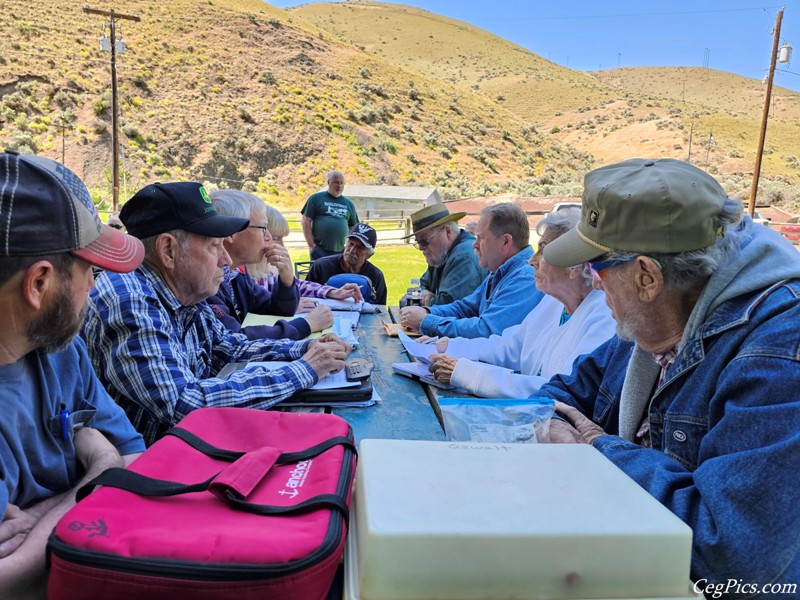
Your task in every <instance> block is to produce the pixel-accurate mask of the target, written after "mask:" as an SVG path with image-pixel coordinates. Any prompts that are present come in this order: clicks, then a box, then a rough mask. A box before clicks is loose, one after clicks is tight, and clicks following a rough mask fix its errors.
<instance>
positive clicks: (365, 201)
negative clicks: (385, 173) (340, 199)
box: [344, 184, 442, 217]
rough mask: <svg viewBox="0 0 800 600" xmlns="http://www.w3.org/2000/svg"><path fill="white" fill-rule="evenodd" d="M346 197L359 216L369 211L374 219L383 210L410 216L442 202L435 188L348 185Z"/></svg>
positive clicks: (345, 190)
mask: <svg viewBox="0 0 800 600" xmlns="http://www.w3.org/2000/svg"><path fill="white" fill-rule="evenodd" d="M344 195H345V196H346V197H348V198H350V200H352V202H353V204H355V205H356V209H357V210H358V211H359V214H360V213H361V212H365V211H369V212H370V214H371V216H372V217H378V216H380V212H381V211H382V210H383V211H392V214H393V215H396V214H398V212H399V211H403V213H404V214H406V215H410V214H411V213H412V212H414V211H417V210H419V209H421V208H424V207H426V206H429V205H431V204H436V203H437V202H441V201H442V198H441V196H439V192H438V191H437V189H436V188H433V187H411V186H395V185H351V184H346V185H345V186H344Z"/></svg>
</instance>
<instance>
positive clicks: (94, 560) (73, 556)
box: [47, 425, 355, 581]
mask: <svg viewBox="0 0 800 600" xmlns="http://www.w3.org/2000/svg"><path fill="white" fill-rule="evenodd" d="M347 437H349V438H350V439H351V440H353V441H355V440H354V438H353V428H352V427H350V426H349V425H348V432H347ZM354 455H355V452H354V451H353V450H352V449H351V448H348V447H344V452H343V456H342V470H341V473H340V476H339V482H338V484H337V487H336V495H337V496H340V497H342V498H343V499H344V500H345V501H346V499H347V497H348V495H349V493H350V481H351V476H352V473H353V462H354V461H353V458H354ZM329 510H330V512H331V518H330V520H329V522H328V530H327V531H326V532H325V537H324V538H323V540H322V542H321V543H320V545H319V546H317V548H316V549H315V550H314V551H312V552H311V553H310V554H308V555H307V556H304V557H303V558H300V559H297V560H294V561H290V562H285V563H280V564H275V565H251V564H242V563H197V562H194V561H191V562H190V561H179V560H168V559H160V558H152V559H147V558H136V557H127V556H114V555H109V554H106V553H101V552H92V551H90V550H83V549H76V548H74V547H73V546H72V545H70V544H67V543H65V542H62V541H61V540H59V539H58V538H57V537H56V535H55V530H54V531H53V533H51V534H50V538H49V540H48V544H47V545H48V548H49V551H50V552H52V553H53V554H54V555H55V556H58V557H59V558H61V559H63V560H65V561H67V562H70V563H72V564H75V565H80V566H87V567H94V568H101V569H106V570H109V571H118V572H124V573H129V574H132V575H147V576H151V577H164V578H169V579H176V578H177V579H185V580H191V581H245V580H257V579H275V578H278V577H283V576H286V575H291V574H293V573H297V572H299V571H302V570H304V569H307V568H309V567H311V566H313V565H315V564H317V563H318V562H322V561H323V560H324V559H325V558H327V557H328V556H330V554H331V553H332V552H334V551H335V550H336V548H337V547H338V546H339V542H340V540H341V537H342V531H343V528H344V521H345V518H344V516H343V515H342V514H341V513H340V512H339V511H337V510H335V509H333V508H331V509H329Z"/></svg>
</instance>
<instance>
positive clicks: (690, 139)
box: [686, 121, 694, 164]
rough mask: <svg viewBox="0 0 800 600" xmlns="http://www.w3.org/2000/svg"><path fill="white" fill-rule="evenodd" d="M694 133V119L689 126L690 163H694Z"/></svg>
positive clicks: (687, 160) (688, 159)
mask: <svg viewBox="0 0 800 600" xmlns="http://www.w3.org/2000/svg"><path fill="white" fill-rule="evenodd" d="M693 135H694V121H692V124H691V126H690V127H689V156H688V157H686V162H688V163H689V164H691V163H692V136H693Z"/></svg>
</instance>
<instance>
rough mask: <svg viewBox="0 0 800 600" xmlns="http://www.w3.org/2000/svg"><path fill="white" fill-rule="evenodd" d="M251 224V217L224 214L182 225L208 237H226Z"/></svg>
mask: <svg viewBox="0 0 800 600" xmlns="http://www.w3.org/2000/svg"><path fill="white" fill-rule="evenodd" d="M249 224H250V220H249V219H241V218H239V217H223V216H222V215H213V216H211V217H208V218H207V219H202V220H201V221H195V222H194V223H191V224H190V225H186V226H184V227H181V229H184V230H186V231H188V232H189V233H196V234H197V235H204V236H206V237H213V238H224V237H228V236H229V235H233V234H234V233H239V232H240V231H242V230H243V229H245V228H246V227H247V226H248V225H249Z"/></svg>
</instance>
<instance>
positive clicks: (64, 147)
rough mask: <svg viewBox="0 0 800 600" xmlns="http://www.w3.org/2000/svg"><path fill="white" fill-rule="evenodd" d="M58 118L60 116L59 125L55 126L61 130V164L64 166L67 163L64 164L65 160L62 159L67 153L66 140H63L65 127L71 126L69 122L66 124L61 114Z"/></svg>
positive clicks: (69, 127)
mask: <svg viewBox="0 0 800 600" xmlns="http://www.w3.org/2000/svg"><path fill="white" fill-rule="evenodd" d="M60 118H61V125H56V127H58V128H59V129H60V130H61V164H62V165H64V166H65V167H66V166H67V165H66V162H65V160H64V159H65V157H66V154H67V152H66V151H67V147H66V141H65V139H64V138H65V136H66V131H67V129H72V127H71V126H70V125H69V124H67V120H66V119H65V118H64V115H63V114H62V115H61V117H60Z"/></svg>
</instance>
